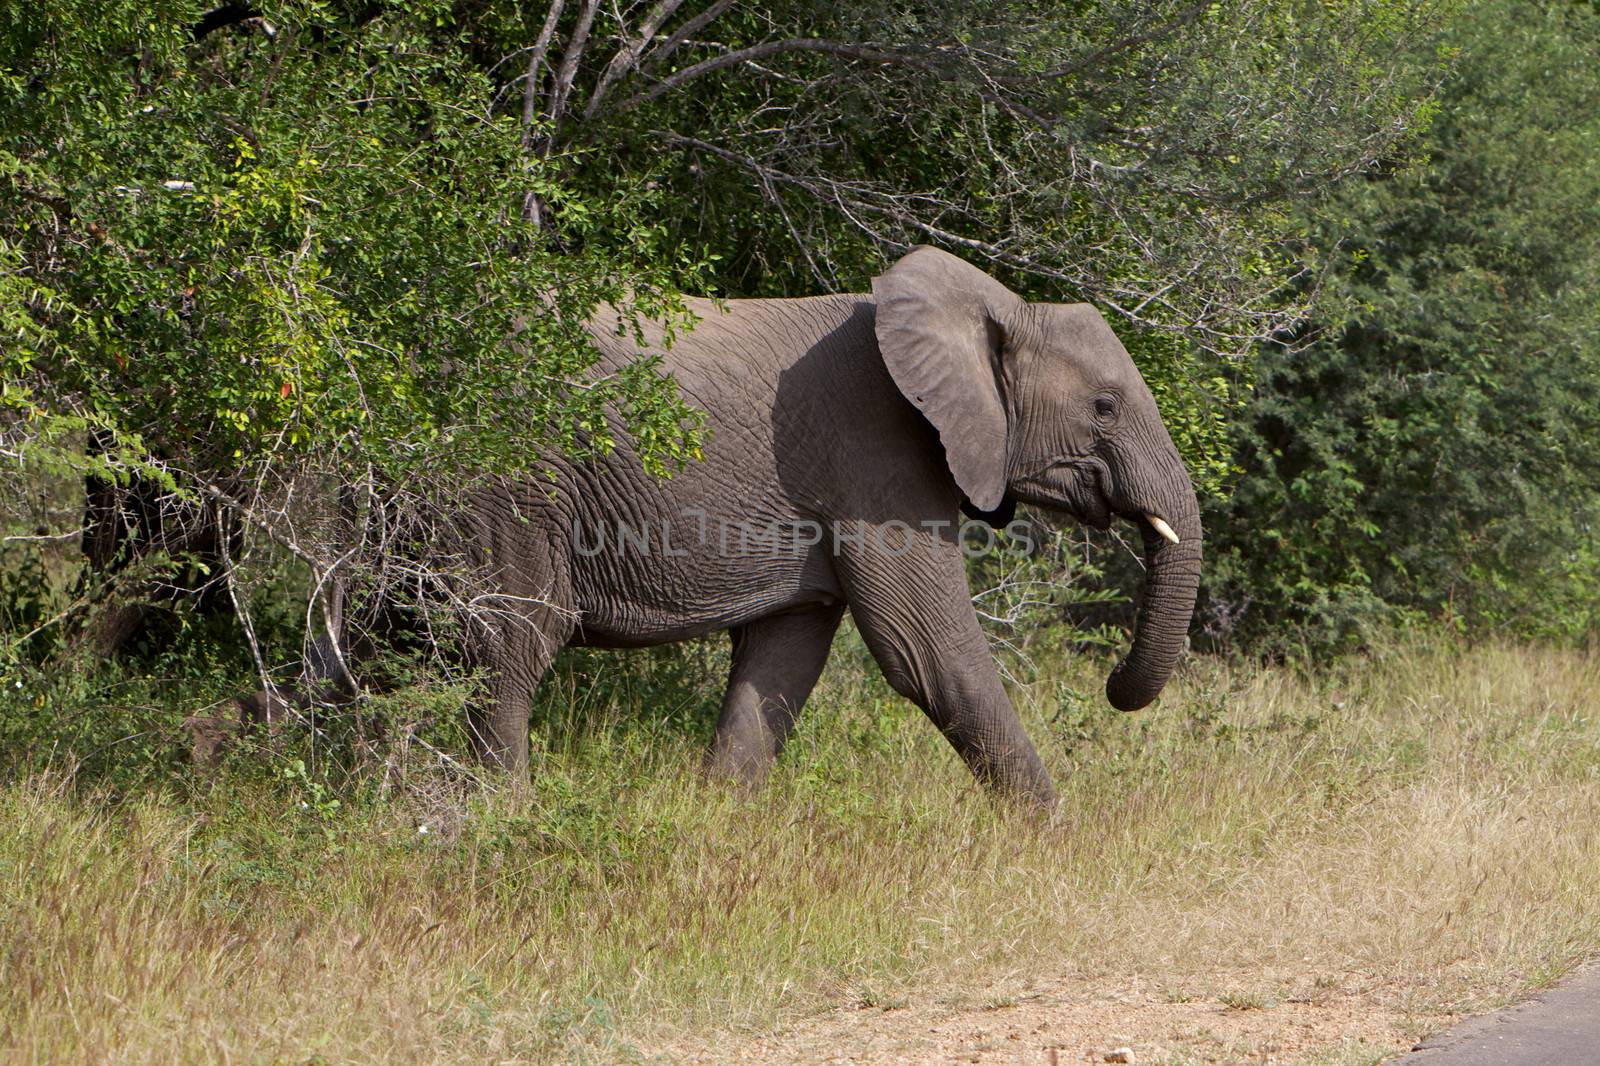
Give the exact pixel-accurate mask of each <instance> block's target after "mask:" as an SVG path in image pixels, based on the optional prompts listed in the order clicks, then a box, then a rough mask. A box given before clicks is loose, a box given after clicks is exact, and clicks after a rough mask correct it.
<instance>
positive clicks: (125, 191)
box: [0, 2, 696, 478]
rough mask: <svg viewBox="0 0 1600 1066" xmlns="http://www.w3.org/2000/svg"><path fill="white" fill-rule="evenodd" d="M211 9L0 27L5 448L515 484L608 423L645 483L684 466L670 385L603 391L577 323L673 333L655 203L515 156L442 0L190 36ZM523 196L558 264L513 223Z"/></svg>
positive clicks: (265, 11)
mask: <svg viewBox="0 0 1600 1066" xmlns="http://www.w3.org/2000/svg"><path fill="white" fill-rule="evenodd" d="M200 14H201V11H200V9H199V8H198V7H196V6H194V5H190V4H174V5H161V6H157V7H152V6H151V5H148V4H144V3H133V2H124V3H118V4H113V5H107V4H103V3H99V2H93V3H90V2H81V3H74V2H69V3H62V4H50V5H15V4H12V5H6V7H5V9H4V13H3V14H0V330H3V331H4V336H5V338H6V343H4V344H3V345H0V381H4V383H5V384H4V389H3V391H0V404H3V410H0V418H4V419H5V421H4V423H0V429H3V430H4V431H5V437H6V440H7V443H8V448H9V455H10V457H11V458H13V459H16V458H18V457H19V455H20V456H23V457H25V458H27V459H28V460H30V461H36V460H39V459H44V458H52V457H53V458H54V459H56V460H58V461H59V460H60V459H61V458H62V457H63V455H70V451H64V450H63V448H62V441H63V437H64V436H70V435H72V434H78V435H80V436H81V433H82V431H83V430H85V429H87V428H98V429H101V430H102V431H103V434H102V436H103V439H105V440H109V441H114V442H120V444H121V445H122V450H121V451H120V452H118V451H115V450H113V452H112V453H111V454H110V455H109V456H108V455H107V454H106V451H105V449H104V448H102V449H101V450H100V452H99V454H97V455H96V457H95V461H96V462H99V463H101V464H103V465H104V464H108V463H110V464H111V465H122V466H124V467H126V466H128V465H129V464H130V463H131V462H132V461H133V460H136V459H139V458H148V459H150V460H155V461H158V462H160V463H162V464H163V465H166V466H176V467H178V468H180V469H181V470H182V471H185V472H192V473H194V474H196V475H197V476H200V477H202V478H204V477H208V476H209V477H224V476H226V477H232V478H239V477H248V476H251V475H250V474H249V473H247V472H248V471H251V470H252V469H253V468H254V467H257V466H259V465H261V464H265V463H269V462H280V463H281V462H285V461H289V460H293V459H294V457H296V456H302V457H303V456H312V455H315V456H316V457H318V458H319V459H320V460H321V461H323V462H324V463H325V462H327V461H328V459H329V456H330V455H333V456H336V457H337V462H338V463H340V464H341V465H342V466H344V467H348V468H354V469H361V468H364V467H366V466H369V465H370V466H372V467H375V468H376V469H377V470H379V471H381V472H382V473H383V474H384V475H385V476H388V477H390V478H403V477H407V476H415V474H417V473H418V472H428V473H430V474H437V473H439V472H440V471H470V470H477V469H484V468H494V469H499V470H514V469H523V468H528V467H529V466H531V465H532V464H534V463H536V462H537V461H538V459H539V457H540V456H541V455H548V454H550V452H551V450H552V449H556V448H560V449H567V450H572V451H578V450H583V449H584V448H588V447H601V448H604V447H607V446H609V445H610V444H611V443H612V441H611V439H610V435H609V431H608V429H607V425H606V422H605V419H604V418H603V416H602V411H603V410H605V409H607V408H610V409H614V410H617V411H620V412H621V414H622V415H623V419H624V423H625V425H626V426H628V427H629V428H630V429H632V430H633V431H634V432H635V433H636V435H637V436H638V438H639V440H640V442H641V444H642V446H643V451H644V454H645V456H646V459H647V461H648V462H650V463H651V465H652V466H653V467H655V468H657V469H662V470H665V469H667V468H670V467H671V466H672V465H673V464H675V463H677V462H681V461H683V460H686V459H688V458H690V457H692V456H693V455H694V454H695V447H696V446H695V436H694V432H693V429H694V426H695V424H696V420H695V418H694V417H693V416H692V415H691V414H690V412H689V411H688V410H687V409H686V408H685V407H684V406H683V405H682V404H681V403H680V402H679V401H678V399H677V395H676V391H675V389H674V388H673V386H672V384H671V382H670V380H668V379H667V378H665V377H664V376H662V375H661V374H660V373H659V372H658V370H657V369H656V368H655V367H654V366H652V365H650V364H649V363H647V362H642V363H639V364H637V365H635V366H633V367H631V368H629V369H628V370H626V371H625V372H623V373H621V374H617V375H613V376H609V377H607V378H604V379H601V380H598V381H592V380H589V378H590V375H588V373H587V370H588V367H589V366H590V364H591V363H592V361H593V353H592V349H591V348H590V347H589V345H588V344H587V343H586V341H585V336H584V332H583V328H584V327H583V323H584V320H585V319H586V318H587V317H588V315H589V314H590V313H591V311H592V310H593V309H594V307H595V306H596V305H597V304H598V303H599V302H601V301H611V302H616V303H618V304H621V305H623V306H624V307H625V308H628V309H629V310H630V311H638V312H641V313H647V314H656V315H661V314H664V315H668V316H672V315H675V314H677V309H678V307H679V306H680V305H679V303H678V300H677V297H676V296H675V294H674V293H675V290H674V289H673V288H672V282H673V281H674V280H675V279H676V278H678V277H679V276H689V275H691V274H692V269H690V268H691V267H692V264H687V263H684V262H682V261H677V260H673V259H671V258H669V257H663V256H661V255H660V254H659V249H657V248H655V247H654V246H653V245H652V244H651V242H650V239H649V227H648V225H647V223H646V219H647V217H648V211H649V210H650V202H649V198H648V197H647V196H644V195H640V194H635V193H632V192H630V190H628V189H627V188H625V187H620V186H619V187H617V188H612V189H608V190H605V193H606V195H605V196H603V197H594V198H587V197H583V196H580V195H578V194H577V193H576V192H575V191H574V190H573V189H571V188H570V187H568V186H567V185H565V184H563V183H562V182H561V181H560V180H559V174H558V171H557V168H555V167H554V166H552V165H550V164H548V163H547V162H545V161H544V160H542V159H539V158H530V157H529V156H528V155H527V153H526V152H525V151H524V148H523V145H522V141H521V137H522V132H521V129H520V127H519V126H518V124H517V123H516V122H515V121H514V119H513V118H511V117H509V116H506V115H504V114H501V113H498V112H497V111H496V110H495V94H496V90H497V88H498V86H497V85H496V83H495V82H494V81H492V80H491V79H490V78H489V77H488V76H487V75H486V74H485V72H484V71H483V70H482V69H481V68H480V67H479V66H478V65H477V64H476V63H475V61H474V58H473V56H472V54H471V49H472V42H471V41H470V40H469V39H468V38H467V36H466V35H465V34H464V33H463V32H462V31H460V30H458V29H454V28H452V23H453V20H452V18H451V9H450V6H449V5H448V4H439V3H427V2H423V3H404V4H400V3H396V4H387V5H379V6H377V7H373V6H371V5H348V6H346V5H341V4H299V3H285V4H272V5H266V6H264V7H263V8H262V18H261V19H260V20H253V21H252V22H248V23H245V24H243V25H239V26H233V27H228V28H226V29H224V30H220V31H218V32H217V33H214V34H212V35H210V36H207V37H205V38H204V39H202V40H200V41H198V42H196V41H193V40H191V30H190V27H191V26H192V25H193V24H195V23H196V22H197V21H198V19H199V16H200ZM529 190H538V191H539V192H540V193H541V194H542V195H544V196H545V197H546V198H548V199H550V200H552V201H555V202H559V203H561V204H562V205H563V206H564V208H565V210H564V212H563V215H562V217H563V219H564V220H566V223H567V229H566V230H565V231H564V234H565V236H566V238H567V240H568V242H569V244H570V245H571V250H570V251H566V252H563V253H560V254H558V253H556V252H552V251H549V250H548V248H549V244H548V242H547V241H546V240H545V235H544V234H543V233H542V232H541V231H540V230H539V229H538V228H537V227H535V226H533V225H531V224H530V223H527V222H524V221H523V220H522V218H521V215H520V213H519V212H518V211H517V210H516V209H515V207H516V205H517V204H518V203H520V200H521V197H522V194H523V193H525V192H527V191H529ZM590 234H599V236H597V237H595V238H594V239H592V240H590V239H588V238H589V235H590ZM619 234H620V235H622V236H621V237H616V236H615V235H619ZM534 312H540V313H534ZM513 334H516V335H517V340H518V343H517V344H516V345H509V344H507V339H508V338H509V337H511V336H512V335H513ZM78 454H79V455H81V454H82V449H81V447H80V448H79V449H78ZM118 455H120V456H121V458H122V462H121V463H120V464H119V463H117V462H115V460H116V458H117V457H118Z"/></svg>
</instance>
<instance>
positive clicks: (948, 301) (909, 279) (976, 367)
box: [872, 246, 1022, 511]
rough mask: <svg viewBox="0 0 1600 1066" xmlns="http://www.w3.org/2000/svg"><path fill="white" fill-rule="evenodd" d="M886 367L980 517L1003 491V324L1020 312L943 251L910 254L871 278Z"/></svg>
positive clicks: (1006, 292)
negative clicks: (927, 427)
mask: <svg viewBox="0 0 1600 1066" xmlns="http://www.w3.org/2000/svg"><path fill="white" fill-rule="evenodd" d="M872 295H873V297H874V299H875V301H876V303H877V311H876V325H875V329H876V332H877V335H878V348H879V350H880V351H881V352H882V353H883V362H884V365H885V366H887V367H888V369H889V375H890V376H891V377H893V378H894V383H895V384H896V385H897V386H899V388H900V391H901V392H902V393H903V394H904V395H905V398H906V399H908V400H910V401H911V402H912V403H913V404H915V405H916V408H917V410H919V411H921V412H922V413H923V415H924V416H926V417H927V419H928V421H929V422H931V423H933V427H934V429H936V430H938V431H939V440H940V442H941V443H943V445H944V454H945V461H946V462H947V463H949V465H950V473H951V475H952V476H954V477H955V479H956V484H957V485H958V486H960V488H961V491H962V493H963V494H965V496H966V497H967V499H968V500H969V501H970V502H971V503H972V504H973V506H975V507H977V508H978V509H979V510H982V511H993V510H995V509H996V508H997V507H999V506H1000V501H1001V499H1002V498H1003V497H1004V496H1005V491H1006V409H1005V402H1004V399H1003V397H1002V396H1001V393H1000V389H1001V385H1000V379H1001V375H1000V353H1001V344H1002V339H1003V326H1004V324H1005V323H1006V322H1008V321H1010V320H1011V319H1012V318H1013V316H1014V315H1015V314H1016V312H1017V311H1018V310H1019V309H1020V308H1021V306H1022V300H1021V298H1020V297H1018V296H1017V295H1016V294H1015V293H1013V292H1012V291H1011V290H1010V289H1008V288H1006V287H1005V286H1004V285H1002V284H1000V283H999V282H998V281H996V280H994V279H993V278H991V277H990V276H989V275H987V274H985V273H984V272H983V271H981V270H979V269H978V268H977V267H975V266H973V265H971V264H970V263H967V262H965V261H963V260H961V259H958V258H956V257H955V256H953V255H951V254H949V253H948V252H942V251H940V250H939V249H937V248H929V247H926V246H923V247H919V248H913V249H912V250H911V251H910V252H908V253H906V255H905V256H904V257H902V258H901V259H900V261H899V262H897V263H896V264H895V265H894V266H892V267H890V268H889V270H888V272H887V273H885V274H883V275H882V276H880V277H877V278H874V279H873V281H872Z"/></svg>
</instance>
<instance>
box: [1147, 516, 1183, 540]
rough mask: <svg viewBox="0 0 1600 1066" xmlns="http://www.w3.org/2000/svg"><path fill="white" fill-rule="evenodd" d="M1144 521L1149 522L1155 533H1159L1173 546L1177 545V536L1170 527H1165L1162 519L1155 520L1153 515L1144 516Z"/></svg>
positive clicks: (1165, 524)
mask: <svg viewBox="0 0 1600 1066" xmlns="http://www.w3.org/2000/svg"><path fill="white" fill-rule="evenodd" d="M1144 520H1145V521H1146V522H1149V523H1150V527H1151V528H1152V529H1154V530H1155V531H1156V532H1157V533H1160V534H1161V535H1162V536H1163V537H1166V538H1167V539H1168V540H1170V541H1171V542H1172V543H1174V544H1176V543H1178V534H1176V533H1174V532H1173V531H1172V527H1171V526H1169V525H1167V523H1166V522H1165V521H1164V520H1163V519H1160V518H1157V517H1156V516H1155V515H1153V514H1147V515H1145V516H1144Z"/></svg>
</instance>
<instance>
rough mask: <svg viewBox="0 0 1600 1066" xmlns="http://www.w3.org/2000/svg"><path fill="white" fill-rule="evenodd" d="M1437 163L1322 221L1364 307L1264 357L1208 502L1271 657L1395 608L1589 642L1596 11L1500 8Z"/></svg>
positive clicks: (1224, 621) (1465, 37)
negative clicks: (1222, 490) (1343, 251)
mask: <svg viewBox="0 0 1600 1066" xmlns="http://www.w3.org/2000/svg"><path fill="white" fill-rule="evenodd" d="M1449 41H1450V44H1451V46H1452V47H1453V48H1455V49H1457V50H1458V51H1459V54H1460V60H1459V63H1458V65H1457V68H1456V70H1455V74H1454V76H1453V78H1452V80H1451V82H1450V83H1449V85H1448V86H1447V88H1446V91H1445V93H1444V97H1443V100H1442V102H1441V107H1440V110H1439V114H1438V116H1437V117H1436V118H1435V120H1434V122H1433V125H1432V128H1431V130H1430V132H1429V135H1428V148H1429V152H1430V154H1429V157H1428V159H1427V161H1426V162H1425V163H1423V164H1421V165H1418V166H1414V167H1409V168H1403V169H1400V170H1398V171H1396V172H1389V173H1382V174H1377V175H1374V176H1373V177H1371V178H1370V179H1368V180H1365V181H1362V182H1359V183H1357V184H1354V185H1352V186H1350V187H1348V188H1347V190H1346V191H1345V192H1343V193H1342V194H1341V195H1340V196H1339V197H1338V198H1337V199H1336V201H1335V203H1334V205H1333V208H1332V209H1331V210H1330V211H1328V212H1327V213H1322V214H1317V215H1315V216H1312V217H1309V218H1308V219H1307V220H1306V224H1307V226H1308V227H1309V228H1310V231H1311V232H1312V234H1313V236H1314V239H1315V240H1316V241H1317V242H1318V243H1319V244H1320V245H1321V246H1322V247H1324V248H1326V249H1328V250H1330V251H1331V250H1333V249H1335V248H1337V247H1339V243H1340V242H1341V241H1343V242H1345V246H1346V247H1347V248H1348V249H1349V252H1350V257H1351V264H1352V265H1351V268H1350V270H1349V271H1348V273H1347V275H1346V276H1343V277H1340V278H1336V279H1334V285H1335V287H1336V289H1337V292H1336V293H1335V294H1334V295H1335V298H1336V299H1337V300H1338V301H1340V302H1342V304H1343V306H1344V307H1345V310H1344V312H1343V313H1342V314H1340V315H1335V316H1329V317H1325V318H1323V319H1321V320H1318V321H1315V322H1314V323H1313V325H1312V327H1311V328H1309V329H1308V330H1307V331H1306V332H1305V333H1304V334H1303V335H1302V337H1301V341H1302V343H1303V344H1304V347H1303V349H1302V350H1299V351H1290V350H1287V349H1267V350H1263V351H1262V352H1261V353H1260V355H1259V357H1258V362H1257V367H1256V385H1255V392H1254V395H1253V396H1252V397H1251V399H1250V402H1249V405H1248V408H1247V410H1246V412H1245V415H1244V417H1242V418H1240V419H1239V420H1238V421H1237V422H1236V423H1235V425H1234V427H1233V434H1234V441H1235V448H1236V451H1235V455H1236V457H1237V461H1238V463H1239V465H1240V467H1241V468H1242V469H1243V473H1242V475H1241V476H1240V478H1239V480H1238V483H1237V487H1236V488H1235V490H1234V491H1233V492H1232V493H1231V494H1230V495H1229V496H1228V497H1226V498H1224V499H1221V500H1218V501H1216V503H1215V505H1214V506H1213V508H1212V516H1211V520H1210V522H1209V528H1210V529H1211V530H1212V531H1213V538H1212V543H1213V544H1214V545H1215V546H1216V550H1215V551H1214V554H1213V559H1214V561H1213V563H1212V564H1211V572H1210V576H1209V578H1208V592H1209V599H1210V605H1209V608H1208V610H1209V615H1208V616H1205V618H1204V620H1205V622H1206V624H1208V625H1209V626H1210V627H1211V628H1212V629H1213V631H1214V632H1215V633H1217V634H1218V635H1221V634H1231V636H1233V637H1234V638H1235V639H1238V640H1241V641H1242V642H1244V643H1245V644H1247V645H1249V646H1254V647H1259V648H1263V649H1266V650H1269V651H1286V650H1291V649H1292V648H1293V647H1294V646H1296V645H1303V646H1309V647H1314V648H1317V649H1327V648H1338V647H1349V646H1352V645H1356V644H1359V643H1360V642H1361V641H1362V636H1363V630H1364V628H1365V627H1366V626H1368V625H1370V624H1372V623H1375V622H1381V621H1383V620H1386V619H1390V618H1393V617H1395V616H1400V617H1442V618H1444V619H1446V620H1447V621H1449V622H1450V623H1452V624H1455V625H1459V626H1463V627H1469V628H1484V629H1490V628H1492V629H1505V628H1511V629H1515V630H1517V631H1520V632H1524V633H1530V634H1539V635H1564V636H1576V635H1581V634H1583V633H1585V632H1587V631H1590V630H1592V629H1593V628H1594V626H1595V625H1596V622H1597V621H1600V619H1597V616H1596V614H1595V607H1594V603H1595V595H1596V592H1597V591H1600V590H1597V588H1596V577H1595V574H1596V570H1595V566H1596V561H1597V555H1596V552H1597V546H1596V544H1595V541H1594V533H1593V531H1594V522H1595V519H1596V517H1597V515H1600V455H1597V452H1596V449H1595V446H1594V442H1595V440H1596V434H1597V431H1600V384H1597V383H1600V167H1597V166H1596V165H1595V145H1596V144H1597V143H1600V113H1597V112H1596V110H1595V108H1594V106H1593V101H1594V100H1595V99H1596V97H1597V95H1600V17H1597V15H1596V13H1595V11H1594V10H1593V9H1592V8H1589V7H1584V6H1574V5H1571V4H1566V3H1549V4H1539V5H1526V4H1514V5H1509V4H1500V3H1494V4H1483V5H1477V6H1475V7H1473V8H1472V9H1471V11H1470V13H1468V14H1467V15H1465V16H1463V17H1462V18H1461V19H1460V20H1459V21H1458V22H1457V23H1456V24H1455V25H1454V26H1453V27H1452V29H1451V32H1450V35H1449Z"/></svg>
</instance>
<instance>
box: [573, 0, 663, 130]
mask: <svg viewBox="0 0 1600 1066" xmlns="http://www.w3.org/2000/svg"><path fill="white" fill-rule="evenodd" d="M682 4H683V0H656V4H655V6H654V7H652V8H651V9H650V12H649V13H648V14H647V15H645V17H644V21H643V22H641V23H640V24H639V35H638V36H637V37H634V38H632V39H628V38H626V37H624V39H623V44H622V47H621V48H619V49H617V54H616V55H614V56H612V57H611V62H609V63H607V64H606V69H605V70H604V71H602V72H601V74H600V80H599V81H597V82H595V86H594V91H593V92H591V93H590V94H589V103H588V104H587V105H586V106H585V107H584V109H583V118H584V121H586V122H587V121H588V120H590V119H592V118H594V116H595V114H596V113H597V112H598V111H599V110H600V103H601V101H602V100H604V99H605V95H606V90H608V89H609V88H611V85H612V83H613V82H615V81H616V80H617V79H618V78H621V77H623V76H625V75H626V74H627V73H628V72H629V71H631V70H632V69H633V68H634V67H636V66H637V65H638V63H639V55H640V53H642V52H643V51H644V49H645V46H646V45H648V44H649V43H650V41H651V40H652V39H653V38H654V37H655V35H656V32H657V31H658V30H660V29H661V26H662V24H663V23H665V22H666V21H667V20H668V19H669V18H671V17H672V16H673V14H674V13H675V12H676V11H677V10H678V8H679V7H680V6H681V5H682Z"/></svg>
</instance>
